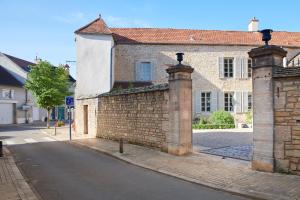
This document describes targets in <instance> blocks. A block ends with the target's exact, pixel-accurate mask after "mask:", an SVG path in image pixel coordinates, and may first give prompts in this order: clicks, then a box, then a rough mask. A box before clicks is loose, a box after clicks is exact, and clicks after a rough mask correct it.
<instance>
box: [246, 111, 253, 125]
mask: <svg viewBox="0 0 300 200" xmlns="http://www.w3.org/2000/svg"><path fill="white" fill-rule="evenodd" d="M252 118H253V114H252V112H250V111H249V112H247V114H246V123H247V124H252Z"/></svg>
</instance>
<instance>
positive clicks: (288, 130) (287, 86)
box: [274, 77, 300, 175]
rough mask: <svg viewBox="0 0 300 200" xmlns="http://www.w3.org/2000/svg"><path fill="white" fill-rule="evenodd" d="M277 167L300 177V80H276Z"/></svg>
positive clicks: (287, 78)
mask: <svg viewBox="0 0 300 200" xmlns="http://www.w3.org/2000/svg"><path fill="white" fill-rule="evenodd" d="M274 111H275V114H274V115H275V117H274V119H275V143H274V151H275V166H276V169H277V171H284V172H291V173H295V174H298V175H300V79H299V77H280V78H276V79H274Z"/></svg>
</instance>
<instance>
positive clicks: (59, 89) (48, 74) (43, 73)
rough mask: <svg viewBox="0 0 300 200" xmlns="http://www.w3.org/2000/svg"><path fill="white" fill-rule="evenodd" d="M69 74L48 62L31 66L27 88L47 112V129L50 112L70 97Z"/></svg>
mask: <svg viewBox="0 0 300 200" xmlns="http://www.w3.org/2000/svg"><path fill="white" fill-rule="evenodd" d="M68 78H69V77H68V73H67V72H66V70H65V69H64V68H63V67H62V66H59V67H54V66H53V65H51V64H50V63H49V62H47V61H41V62H39V63H38V64H37V65H35V66H31V70H30V72H29V73H28V78H27V81H26V83H25V88H26V89H27V90H30V91H31V92H32V93H33V95H34V96H35V97H36V99H37V104H38V106H39V107H41V108H44V109H46V110H47V127H48V128H49V127H50V111H51V110H52V109H53V108H54V107H55V106H58V105H61V104H63V103H64V99H65V97H66V96H68V95H70V92H69V82H68V80H69V79H68Z"/></svg>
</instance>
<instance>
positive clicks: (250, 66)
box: [248, 59, 252, 78]
mask: <svg viewBox="0 0 300 200" xmlns="http://www.w3.org/2000/svg"><path fill="white" fill-rule="evenodd" d="M251 77H252V60H251V59H248V78H251Z"/></svg>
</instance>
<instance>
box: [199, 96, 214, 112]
mask: <svg viewBox="0 0 300 200" xmlns="http://www.w3.org/2000/svg"><path fill="white" fill-rule="evenodd" d="M211 96H212V93H211V92H210V91H204V92H201V93H200V98H201V108H200V110H201V112H211V103H212V102H211Z"/></svg>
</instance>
